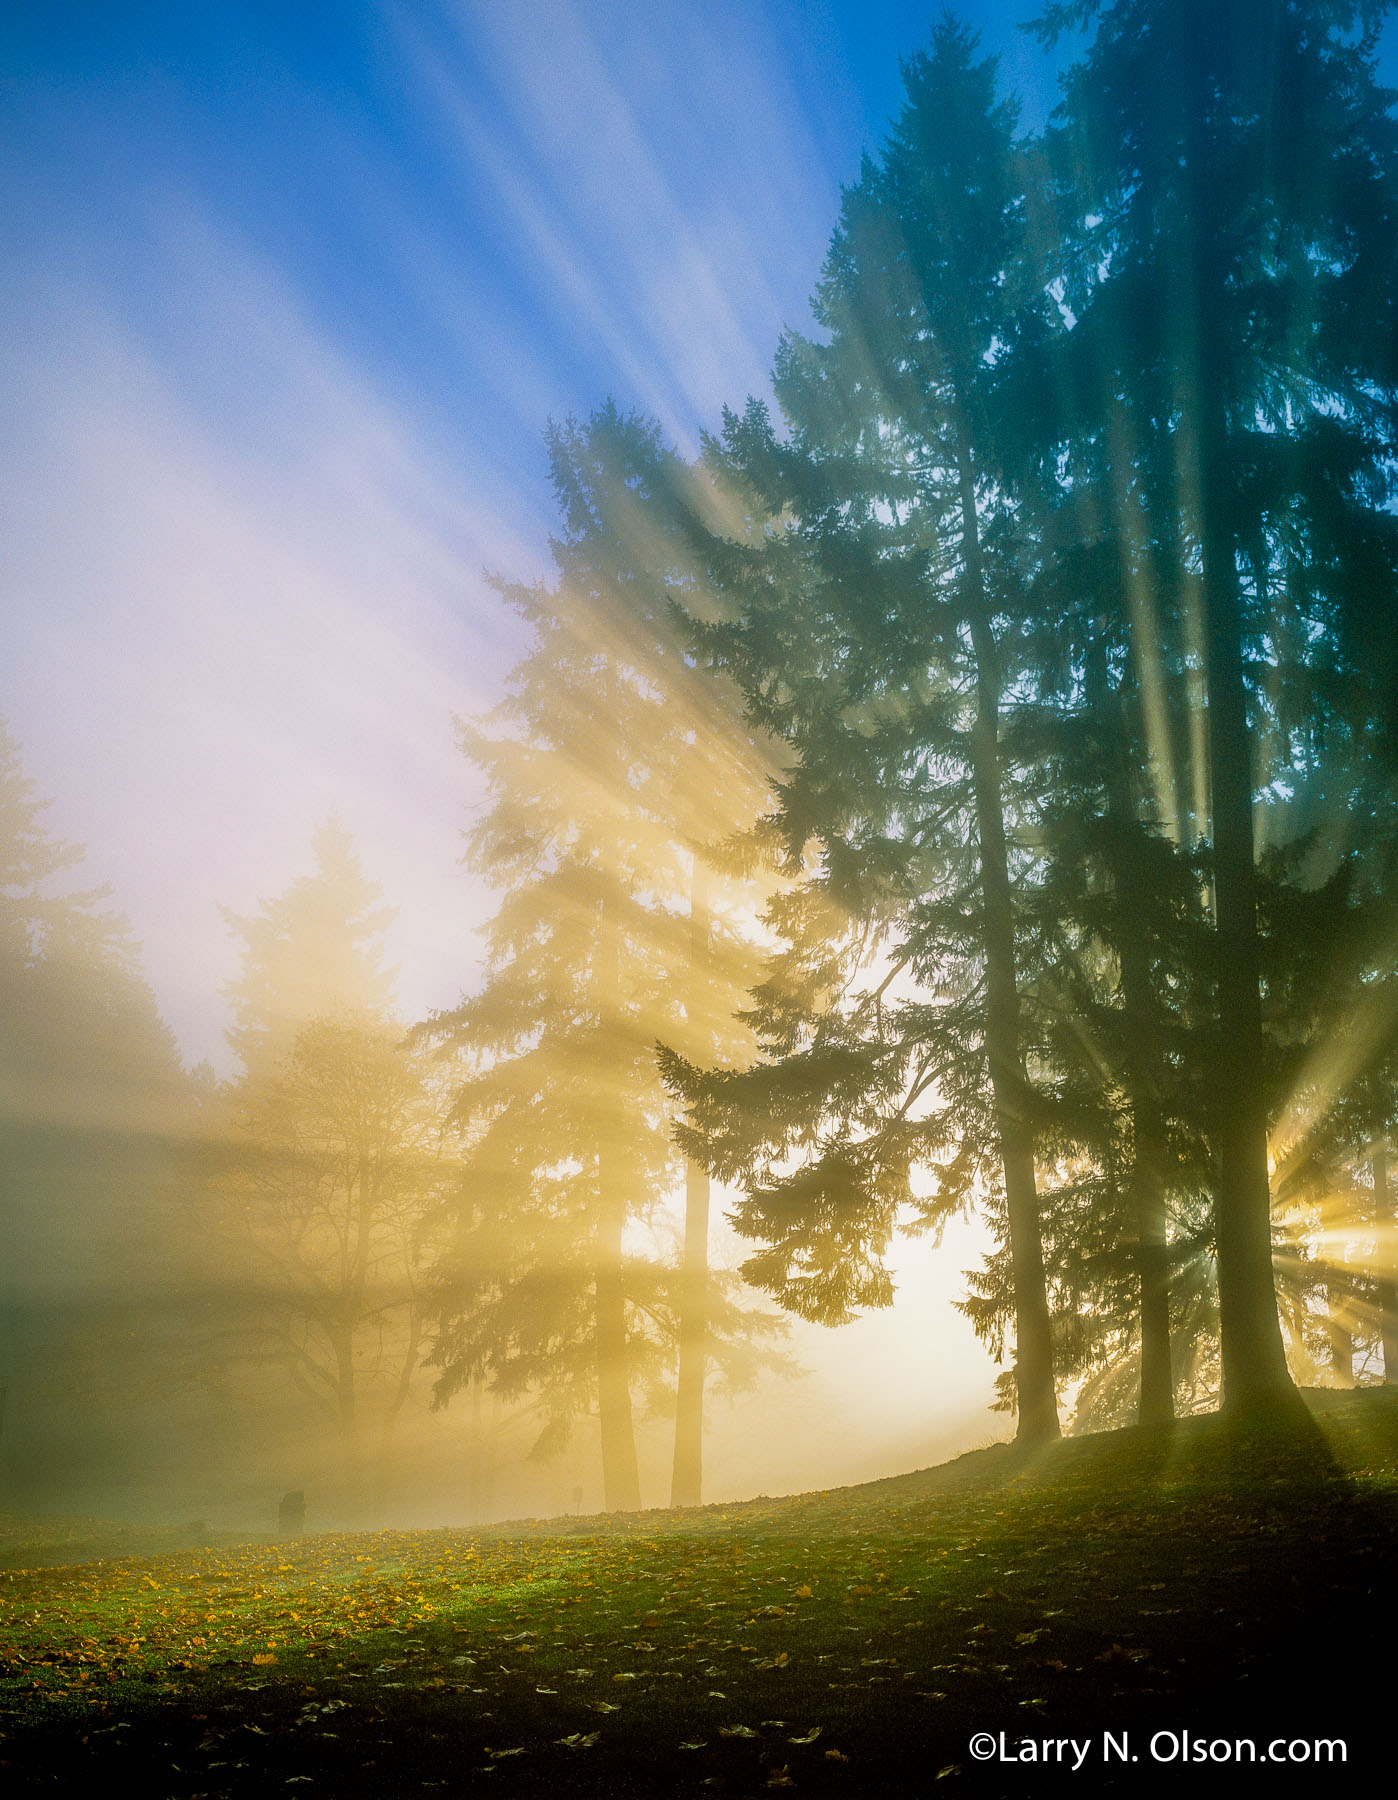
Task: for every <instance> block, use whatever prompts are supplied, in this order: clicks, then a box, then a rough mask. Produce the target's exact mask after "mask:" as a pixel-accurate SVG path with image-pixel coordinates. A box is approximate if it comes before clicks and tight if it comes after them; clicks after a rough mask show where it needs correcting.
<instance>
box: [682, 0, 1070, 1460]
mask: <svg viewBox="0 0 1398 1800" xmlns="http://www.w3.org/2000/svg"><path fill="white" fill-rule="evenodd" d="M903 73H904V80H905V85H906V91H907V99H906V104H905V106H904V108H903V111H902V113H901V115H900V116H899V118H898V120H897V122H896V124H895V126H894V129H893V131H892V134H891V136H890V138H889V141H888V144H887V146H886V148H885V151H884V153H883V156H882V158H881V159H880V160H879V161H878V162H877V163H874V162H866V164H865V166H864V168H863V170H862V172H861V176H860V180H859V182H858V183H857V184H856V185H855V186H854V187H853V188H851V189H850V190H849V191H848V192H847V193H846V195H845V200H844V205H843V210H842V216H841V221H840V225H839V228H838V230H837V232H836V234H835V238H834V242H833V244H832V248H831V251H830V255H829V258H828V260H827V263H826V267H825V272H824V276H823V278H822V281H821V284H820V286H819V288H818V290H817V294H816V297H815V301H814V310H815V313H816V317H817V319H818V321H819V323H820V324H821V325H822V326H823V327H824V329H825V332H826V337H825V339H824V341H821V342H814V341H808V340H806V339H804V338H801V337H798V336H795V335H792V336H789V337H788V338H787V339H786V340H785V341H784V343H783V345H782V348H781V350H780V352H779V355H778V360H777V367H776V378H775V386H776V393H777V398H778V400H779V402H780V405H781V408H782V412H783V415H784V418H785V421H786V425H787V427H788V434H787V436H786V437H785V438H784V439H783V438H779V437H778V435H777V433H776V432H775V431H774V430H773V428H772V426H771V424H770V421H769V420H768V418H767V416H766V413H765V411H764V410H763V409H762V408H761V407H759V406H757V405H756V404H755V403H754V404H750V405H749V408H748V411H747V413H746V415H745V416H744V417H742V418H741V419H739V418H734V417H730V418H729V421H728V428H727V431H726V434H725V439H724V443H723V445H722V448H721V452H720V456H721V460H722V462H723V464H724V466H725V467H726V468H727V469H728V470H729V471H730V472H731V473H732V474H733V475H734V477H735V478H739V479H741V480H744V481H746V483H747V484H748V486H749V488H750V490H751V491H752V492H753V493H754V494H755V495H756V496H757V498H758V504H759V506H760V508H761V509H762V510H765V513H766V515H767V516H768V517H769V518H770V519H772V520H773V521H774V522H775V523H774V525H773V527H772V529H771V530H770V531H769V532H768V534H767V535H766V537H765V539H764V540H763V541H761V542H760V543H758V544H756V545H747V544H742V543H729V544H727V545H722V544H716V545H715V546H714V547H713V549H712V552H711V556H712V561H713V566H714V569H715V572H716V580H717V584H718V585H719V587H720V588H721V589H722V590H723V591H724V593H725V595H726V597H727V599H728V601H729V603H730V606H731V609H732V616H731V618H730V620H729V621H728V622H727V623H721V624H719V625H716V626H714V627H712V628H710V629H709V630H708V631H707V632H705V633H703V634H702V635H703V637H704V640H705V642H706V645H707V650H708V654H709V655H710V657H711V659H712V660H713V661H714V662H716V663H717V664H719V665H721V666H723V667H725V668H727V669H730V670H731V671H732V672H733V673H734V674H735V675H736V677H737V679H738V680H739V682H740V684H741V685H742V687H743V690H744V692H745V694H746V696H747V698H748V702H749V705H750V708H751V710H752V715H753V717H754V718H755V719H756V720H757V721H758V722H759V723H760V724H762V725H763V726H764V727H765V728H767V729H769V730H771V731H772V732H773V733H774V734H776V735H778V736H780V737H782V738H784V739H785V740H786V741H787V742H788V743H789V744H790V745H791V746H792V750H793V752H794V754H795V758H796V763H795V767H794V769H793V770H792V772H791V773H790V775H789V776H788V777H787V778H785V779H784V780H783V782H782V783H781V784H780V786H779V789H778V811H777V814H776V823H775V831H776V833H777V835H778V836H779V837H780V839H781V840H782V841H783V842H784V845H785V850H786V855H787V858H788V862H789V865H790V866H791V867H792V868H793V869H799V868H801V867H802V864H803V861H804V859H805V858H806V856H807V852H808V847H811V846H815V847H817V857H818V868H817V869H816V872H815V874H814V876H813V878H812V879H810V880H808V881H807V883H806V885H805V886H804V888H803V889H802V890H801V892H800V893H799V894H798V895H797V896H795V897H793V898H791V899H789V900H787V901H785V902H783V903H782V905H781V907H780V908H779V909H778V911H777V912H776V913H774V915H773V923H774V925H775V926H776V927H777V929H778V930H780V931H782V932H783V933H784V935H786V937H787V939H788V942H789V945H790V948H789V949H788V951H787V952H786V953H785V955H784V957H783V958H782V959H781V960H780V961H779V962H778V963H777V964H775V965H774V969H773V974H772V977H771V979H770V980H769V981H768V983H767V984H766V985H765V987H764V988H763V989H762V990H761V991H760V993H759V995H758V1007H757V1013H756V1017H757V1019H758V1020H759V1022H760V1029H761V1034H762V1037H763V1040H764V1049H765V1051H766V1063H765V1065H764V1066H763V1067H760V1068H759V1069H757V1070H756V1071H754V1072H753V1074H752V1075H751V1076H750V1077H746V1076H743V1077H735V1078H732V1079H728V1078H724V1077H720V1078H717V1079H707V1078H705V1077H703V1076H702V1075H701V1074H700V1073H699V1072H698V1071H695V1070H692V1069H690V1070H686V1069H684V1068H683V1067H682V1066H681V1065H680V1064H678V1063H676V1064H673V1065H672V1066H671V1071H670V1072H671V1077H672V1079H673V1080H674V1081H675V1083H676V1085H677V1086H678V1087H679V1088H680V1089H681V1091H683V1092H684V1093H685V1094H686V1096H687V1097H688V1099H689V1101H690V1103H691V1107H692V1111H693V1122H694V1127H695V1131H694V1135H693V1137H692V1138H691V1139H690V1140H689V1141H690V1142H691V1143H692V1144H693V1145H694V1146H695V1147H696V1149H697V1148H698V1147H699V1146H701V1145H705V1144H706V1145H707V1151H706V1153H707V1154H708V1155H709V1157H710V1158H711V1161H712V1163H713V1166H714V1167H715V1169H716V1170H719V1171H720V1172H722V1173H725V1174H727V1175H729V1176H737V1175H739V1174H740V1173H741V1172H742V1171H743V1170H744V1169H745V1167H746V1168H747V1186H748V1197H747V1200H746V1202H745V1203H744V1205H743V1207H742V1208H741V1209H740V1213H739V1220H740V1229H742V1230H744V1231H745V1232H747V1233H748V1234H749V1235H751V1236H753V1237H755V1238H758V1239H763V1240H765V1241H766V1242H767V1244H768V1245H769V1246H770V1248H769V1249H768V1250H766V1251H764V1252H761V1253H759V1255H758V1256H757V1257H756V1258H754V1260H753V1262H752V1263H751V1264H750V1265H749V1267H750V1269H751V1270H753V1271H754V1272H756V1273H757V1275H758V1276H759V1278H760V1279H761V1280H762V1281H763V1282H764V1283H765V1284H766V1285H768V1286H769V1287H770V1288H771V1290H772V1291H773V1292H774V1293H776V1294H777V1295H778V1296H779V1297H780V1298H781V1299H782V1300H783V1302H784V1303H785V1304H788V1305H793V1306H796V1307H797V1308H798V1309H799V1310H801V1311H804V1312H806V1313H808V1314H809V1315H811V1316H820V1317H826V1318H829V1319H838V1318H840V1317H843V1316H846V1314H847V1312H848V1309H849V1307H850V1306H851V1305H853V1304H870V1303H873V1304H886V1303H887V1300H888V1298H889V1297H890V1294H891V1288H890V1286H889V1282H888V1277H887V1274H886V1271H885V1270H884V1267H883V1251H884V1249H885V1247H886V1245H887V1242H888V1238H889V1235H890V1232H891V1230H892V1229H893V1224H894V1221H895V1219H896V1218H897V1217H898V1216H899V1215H900V1213H903V1214H904V1215H905V1216H906V1215H907V1213H908V1212H909V1210H910V1211H911V1214H912V1215H913V1216H914V1217H917V1218H920V1219H921V1221H922V1222H923V1223H924V1224H926V1223H929V1222H933V1221H935V1219H937V1218H938V1217H941V1216H945V1212H946V1211H947V1209H948V1208H954V1207H955V1206H957V1205H959V1204H963V1203H965V1202H966V1201H967V1200H968V1199H970V1198H971V1197H972V1195H973V1194H974V1192H975V1191H976V1188H977V1185H978V1184H980V1183H985V1184H987V1185H991V1186H993V1187H995V1188H996V1189H998V1190H1000V1191H1002V1192H1003V1196H1004V1212H1003V1219H1004V1226H1005V1233H1006V1240H1007V1244H1008V1248H1009V1254H1010V1259H1011V1263H1012V1266H1013V1311H1014V1339H1015V1350H1014V1356H1015V1362H1014V1403H1015V1404H1017V1406H1018V1410H1019V1430H1020V1433H1021V1435H1022V1436H1023V1437H1025V1438H1026V1439H1028V1440H1037V1439H1042V1438H1045V1437H1048V1436H1052V1435H1054V1434H1056V1432H1057V1430H1058V1423H1057V1409H1056V1399H1055V1391H1054V1377H1053V1355H1052V1346H1051V1341H1050V1337H1051V1333H1050V1306H1049V1298H1048V1294H1047V1290H1046V1279H1045V1269H1044V1262H1043V1249H1042V1241H1041V1226H1040V1216H1039V1195H1038V1192H1037V1184H1036V1175H1035V1138H1036V1129H1037V1126H1036V1118H1037V1113H1038V1106H1037V1102H1036V1098H1035V1094H1034V1084H1033V1078H1032V1071H1031V1068H1030V1062H1031V1056H1032V1044H1033V1028H1032V1025H1031V1022H1030V1021H1029V1019H1028V1018H1027V1016H1026V1011H1025V997H1024V991H1023V969H1024V963H1023V959H1024V957H1025V956H1026V954H1029V950H1028V941H1027V937H1026V934H1025V931H1024V927H1023V919H1024V915H1023V913H1022V910H1021V908H1020V905H1019V901H1018V899H1017V893H1016V890H1017V887H1018V886H1022V884H1023V883H1024V882H1025V881H1027V880H1030V879H1032V865H1033V859H1032V857H1030V856H1028V855H1026V853H1025V847H1024V845H1023V844H1022V843H1020V842H1019V841H1017V837H1016V820H1017V818H1018V816H1019V810H1018V809H1019V807H1020V803H1021V795H1020V789H1021V787H1022V783H1023V779H1024V775H1025V769H1024V765H1023V763H1022V761H1021V760H1020V758H1019V756H1018V754H1017V751H1016V747H1015V743H1014V714H1015V712H1016V708H1017V703H1018V702H1020V701H1021V700H1022V699H1023V698H1024V692H1025V690H1024V683H1025V680H1026V666H1025V661H1024V657H1025V651H1026V648H1027V644H1026V639H1025V637H1024V632H1023V623H1024V619H1023V604H1022V602H1023V593H1024V589H1025V585H1026V582H1027V580H1028V578H1029V576H1030V574H1031V572H1032V567H1033V554H1034V552H1033V544H1032V538H1031V537H1029V536H1028V535H1027V534H1026V531H1025V529H1024V519H1023V517H1022V514H1021V509H1020V507H1019V505H1018V503H1017V499H1016V493H1015V480H1014V470H1013V464H1012V458H1011V457H1010V455H1009V447H1010V443H1011V440H1012V435H1013V434H1012V433H1010V432H1009V431H1008V430H1007V428H1006V420H1005V417H1004V413H1003V408H1002V405H1001V391H1002V387H1003V381H1004V372H1005V367H1006V365H1007V363H1008V362H1009V361H1010V360H1012V359H1013V357H1014V356H1015V355H1016V353H1017V351H1018V349H1019V347H1020V346H1021V344H1022V342H1024V341H1026V340H1028V341H1032V340H1033V339H1035V338H1036V337H1037V336H1038V335H1039V334H1041V333H1042V332H1044V331H1046V330H1048V329H1050V326H1051V320H1050V316H1049V314H1050V308H1049V307H1048V304H1047V301H1046V299H1045V296H1044V295H1043V292H1042V288H1041V286H1040V285H1037V284H1036V281H1035V275H1034V268H1033V264H1032V258H1031V254H1030V252H1031V245H1030V239H1029V233H1028V218H1027V209H1028V197H1027V184H1028V183H1029V182H1030V181H1031V179H1032V172H1031V169H1030V166H1029V164H1028V162H1027V161H1026V159H1025V158H1024V157H1023V156H1022V155H1021V153H1020V147H1019V146H1018V145H1017V143H1016V140H1015V135H1014V133H1015V115H1014V110H1013V108H1012V107H1011V106H1010V105H1009V104H1008V103H1007V102H1005V101H1003V100H1001V99H999V98H998V97H997V94H996V75H995V64H994V61H993V60H992V59H985V60H978V59H977V57H976V53H975V42H974V39H973V38H972V37H971V35H970V34H969V33H968V32H967V31H966V30H965V29H964V28H962V27H961V26H959V25H958V24H956V23H955V22H954V21H952V20H950V19H945V20H943V22H942V23H941V24H939V25H938V27H937V28H936V30H935V31H934V34H933V39H932V45H931V48H930V50H929V51H928V52H927V53H926V54H925V55H921V56H917V57H914V58H913V59H911V60H910V61H909V62H908V63H907V64H905V66H904V71H903ZM875 954H876V955H877V956H878V957H880V958H881V959H882V961H881V964H880V972H879V974H878V975H877V976H875V977H874V978H873V979H872V980H869V981H868V984H867V985H862V984H861V979H860V977H859V974H858V967H859V962H860V959H861V956H869V955H875ZM793 1151H795V1152H798V1153H799V1154H800V1166H799V1167H798V1168H797V1169H795V1170H794V1171H793V1170H792V1169H791V1168H790V1167H789V1164H788V1161H787V1159H788V1158H789V1157H790V1155H791V1153H792V1152H793ZM919 1165H931V1166H932V1168H933V1169H934V1170H935V1175H934V1178H933V1179H934V1183H935V1192H934V1193H933V1194H931V1195H929V1194H928V1193H927V1192H926V1191H925V1190H924V1189H920V1188H919V1186H918V1181H917V1177H916V1174H915V1171H916V1170H917V1169H918V1167H919Z"/></svg>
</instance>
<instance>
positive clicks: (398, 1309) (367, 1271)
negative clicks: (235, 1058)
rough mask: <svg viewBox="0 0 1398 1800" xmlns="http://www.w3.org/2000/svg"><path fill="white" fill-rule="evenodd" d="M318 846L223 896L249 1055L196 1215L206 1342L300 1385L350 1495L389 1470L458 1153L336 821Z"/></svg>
mask: <svg viewBox="0 0 1398 1800" xmlns="http://www.w3.org/2000/svg"><path fill="white" fill-rule="evenodd" d="M313 847H314V853H315V869H314V872H313V873H312V874H310V875H308V876H304V877H302V878H300V879H299V880H297V881H295V882H293V883H292V884H291V885H290V887H288V889H287V890H286V892H285V893H283V894H281V895H279V896H277V897H276V898H275V899H273V900H270V901H268V902H266V903H265V904H264V905H263V906H262V908H261V909H260V911H259V912H258V913H256V914H254V915H252V916H251V917H247V918H243V917H239V916H237V915H234V914H230V915H228V916H229V920H230V923H231V924H232V925H233V927H234V928H235V929H236V930H237V932H238V934H239V935H240V936H241V937H242V938H243V940H244V944H245V954H244V962H243V969H242V972H241V975H240V976H239V978H238V980H237V981H236V982H234V983H233V984H232V985H231V987H230V989H229V994H230V998H231V999H232V1002H233V1010H234V1024H233V1026H232V1027H231V1028H230V1030H229V1034H228V1035H229V1041H230V1043H231V1044H232V1045H233V1047H234V1048H235V1050H236V1051H237V1052H238V1054H239V1056H240V1058H241V1059H242V1062H243V1070H242V1074H241V1076H240V1077H239V1078H238V1079H237V1080H235V1081H234V1082H232V1083H231V1084H229V1086H228V1088H227V1089H226V1090H225V1092H224V1094H223V1096H222V1102H223V1104H222V1106H221V1107H220V1108H219V1109H218V1110H217V1112H216V1114H215V1118H214V1126H215V1129H214V1143H213V1145H212V1147H211V1152H210V1162H211V1177H212V1178H211V1180H210V1182H209V1184H208V1188H207V1192H206V1197H205V1198H206V1211H205V1218H206V1224H207V1226H208V1233H209V1237H210V1241H211V1243H213V1244H216V1245H218V1246H219V1251H220V1260H221V1262H222V1266H223V1284H224V1288H225V1290H226V1292H225V1296H224V1299H223V1303H222V1306H221V1312H220V1321H221V1325H222V1331H221V1334H220V1336H219V1339H218V1342H217V1344H216V1345H213V1346H211V1349H210V1355H209V1360H210V1363H211V1365H212V1364H218V1365H219V1366H221V1367H222V1368H223V1369H224V1371H225V1381H226V1383H227V1384H229V1385H232V1386H234V1387H236V1386H238V1385H239V1383H238V1381H237V1380H236V1379H235V1377H236V1375H237V1373H238V1371H242V1372H247V1371H249V1370H250V1369H252V1368H254V1367H255V1366H257V1365H261V1366H264V1367H266V1366H270V1367H271V1368H273V1369H275V1370H276V1371H277V1372H278V1373H279V1375H280V1376H281V1377H282V1378H283V1380H284V1382H285V1384H286V1385H287V1387H288V1388H289V1389H291V1390H294V1391H295V1392H296V1393H298V1394H300V1395H302V1396H303V1397H304V1398H305V1400H307V1401H309V1402H310V1405H311V1408H312V1416H313V1417H314V1418H318V1419H320V1420H324V1421H325V1422H327V1423H328V1424H329V1425H330V1426H331V1428H332V1432H333V1437H334V1440H335V1441H337V1443H338V1459H339V1461H340V1464H341V1469H340V1484H341V1485H342V1488H343V1493H342V1504H343V1505H344V1506H345V1507H346V1508H347V1509H348V1510H349V1511H350V1513H351V1514H355V1513H358V1512H359V1511H360V1509H361V1507H362V1506H363V1505H364V1503H365V1502H366V1501H367V1500H368V1499H369V1498H370V1496H369V1494H368V1493H367V1491H366V1489H367V1483H368V1480H369V1477H370V1473H371V1470H372V1471H373V1473H374V1474H375V1475H376V1476H377V1479H378V1481H379V1484H380V1486H381V1485H382V1483H383V1481H384V1480H385V1478H386V1477H387V1474H388V1467H387V1462H388V1454H389V1445H390V1437H391V1433H392V1430H393V1426H394V1424H395V1421H396V1420H397V1418H398V1416H399V1415H400V1413H401V1411H402V1409H403V1406H404V1404H405V1402H406V1400H407V1398H408V1396H409V1394H410V1392H411V1391H412V1389H413V1385H414V1377H415V1375H416V1373H417V1371H418V1369H419V1367H420V1364H421V1361H422V1356H423V1353H424V1351H425V1348H426V1327H427V1314H426V1311H425V1309H424V1304H423V1295H424V1290H425V1285H426V1273H427V1269H428V1266H429V1263H430V1256H431V1251H432V1249H433V1231H434V1227H435V1223H436V1221H437V1219H438V1218H439V1217H440V1214H441V1211H442V1207H443V1204H444V1197H445V1190H446V1188H447V1186H448V1185H449V1183H450V1182H451V1181H452V1180H453V1179H454V1176H455V1169H456V1165H455V1162H454V1159H453V1148H454V1146H453V1143H452V1139H451V1134H450V1132H449V1131H448V1129H447V1126H446V1099H447V1097H446V1094H445V1091H444V1087H443V1083H442V1080H441V1077H440V1074H439V1072H438V1071H436V1070H435V1069H434V1068H433V1066H432V1063H431V1059H430V1058H429V1057H428V1056H427V1054H426V1052H425V1051H423V1050H422V1049H421V1048H415V1047H409V1046H406V1045H405V1044H404V1043H403V1027H402V1026H401V1025H400V1024H399V1023H398V1022H397V1021H396V1020H395V1019H394V1018H393V1016H392V1013H391V1011H390V1010H389V1003H390V1000H391V978H390V976H389V975H388V974H387V973H386V972H385V970H384V968H383V962H382V933H383V930H384V928H385V926H386V924H387V922H388V920H389V918H390V917H391V913H390V912H389V911H388V909H386V908H384V907H383V906H382V905H381V893H380V890H379V889H378V888H377V887H376V886H375V885H374V884H373V883H372V882H370V881H369V880H368V879H367V878H366V876H365V874H364V872H363V869H362V866H361V864H360V861H359V858H358V856H357V854H356V853H355V851H354V849H353V846H352V845H351V843H350V840H349V838H348V836H347V834H346V833H345V831H344V829H343V828H342V827H341V826H340V825H338V824H334V823H332V824H329V825H326V826H324V827H322V828H321V829H320V830H319V831H318V832H317V833H316V835H315V838H314V845H313ZM303 1430H304V1427H303ZM371 1434H372V1435H373V1438H374V1439H376V1443H371V1441H370V1437H371ZM313 1435H314V1427H312V1436H313ZM257 1448H258V1449H259V1450H262V1451H264V1452H265V1449H266V1446H258V1447H257ZM304 1451H305V1453H306V1454H309V1455H311V1456H315V1455H316V1446H315V1445H314V1443H313V1442H310V1443H307V1444H306V1445H305V1446H304ZM375 1453H376V1454H375Z"/></svg>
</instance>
